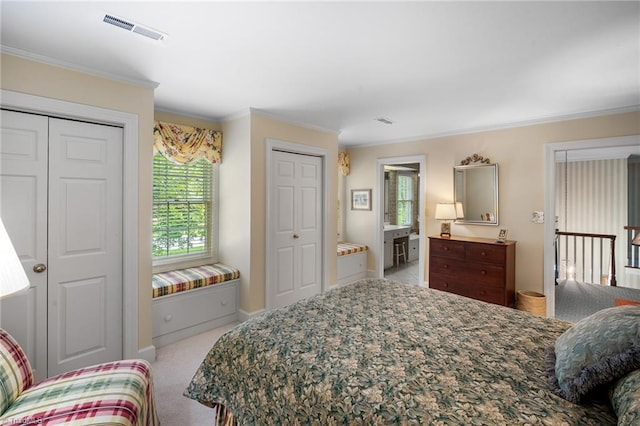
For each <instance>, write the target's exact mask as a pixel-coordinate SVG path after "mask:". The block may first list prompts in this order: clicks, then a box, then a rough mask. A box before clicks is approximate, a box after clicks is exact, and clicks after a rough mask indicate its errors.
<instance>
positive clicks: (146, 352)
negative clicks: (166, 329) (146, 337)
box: [138, 345, 156, 362]
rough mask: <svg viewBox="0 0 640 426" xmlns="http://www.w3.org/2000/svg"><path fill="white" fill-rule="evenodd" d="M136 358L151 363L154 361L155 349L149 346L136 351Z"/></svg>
mask: <svg viewBox="0 0 640 426" xmlns="http://www.w3.org/2000/svg"><path fill="white" fill-rule="evenodd" d="M138 358H142V359H144V360H145V361H148V362H153V361H155V360H156V347H155V346H153V345H149V346H147V347H146V348H142V349H138Z"/></svg>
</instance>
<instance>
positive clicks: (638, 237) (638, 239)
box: [631, 231, 640, 246]
mask: <svg viewBox="0 0 640 426" xmlns="http://www.w3.org/2000/svg"><path fill="white" fill-rule="evenodd" d="M631 244H633V245H634V246H640V231H638V233H636V236H635V238H634V239H633V240H632V241H631Z"/></svg>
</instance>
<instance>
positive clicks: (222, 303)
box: [220, 300, 229, 306]
mask: <svg viewBox="0 0 640 426" xmlns="http://www.w3.org/2000/svg"><path fill="white" fill-rule="evenodd" d="M228 303H229V302H227V301H226V300H223V301H222V302H220V304H221V305H222V306H227V304H228Z"/></svg>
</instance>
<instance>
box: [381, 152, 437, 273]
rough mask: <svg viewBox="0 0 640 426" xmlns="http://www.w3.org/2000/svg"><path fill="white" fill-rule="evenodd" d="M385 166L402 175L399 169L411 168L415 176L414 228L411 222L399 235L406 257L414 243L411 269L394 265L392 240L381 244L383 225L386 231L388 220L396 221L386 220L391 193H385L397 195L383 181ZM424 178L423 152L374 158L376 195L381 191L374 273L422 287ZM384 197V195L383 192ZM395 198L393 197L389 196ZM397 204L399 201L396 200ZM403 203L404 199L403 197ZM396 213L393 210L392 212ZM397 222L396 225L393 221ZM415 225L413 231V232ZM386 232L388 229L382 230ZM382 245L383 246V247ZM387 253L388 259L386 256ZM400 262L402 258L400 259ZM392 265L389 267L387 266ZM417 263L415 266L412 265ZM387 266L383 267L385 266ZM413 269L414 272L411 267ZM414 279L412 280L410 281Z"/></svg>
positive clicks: (383, 234) (386, 182)
mask: <svg viewBox="0 0 640 426" xmlns="http://www.w3.org/2000/svg"><path fill="white" fill-rule="evenodd" d="M385 168H387V170H390V169H395V170H397V171H399V172H400V174H402V172H403V171H404V172H407V173H408V172H409V171H411V170H417V171H418V173H417V176H415V180H412V181H413V183H414V184H415V185H416V187H417V191H414V192H415V193H416V194H417V200H413V202H414V203H416V204H417V210H416V221H417V227H416V226H415V224H413V225H412V226H411V228H412V230H411V231H410V232H409V236H408V237H406V238H405V237H403V241H405V247H404V249H405V254H406V258H407V260H409V259H413V255H411V256H410V250H412V245H414V246H415V250H417V261H414V263H413V265H414V266H413V269H411V270H408V269H406V266H405V270H404V271H403V270H402V266H403V265H407V264H404V263H400V264H397V262H396V261H395V252H394V250H395V244H394V243H393V241H389V239H388V238H387V239H386V240H387V241H386V244H385V224H387V226H386V229H387V230H389V229H390V228H389V225H391V222H396V221H395V220H390V217H389V214H390V213H389V211H390V209H389V208H388V204H389V203H388V201H389V198H390V197H391V196H392V195H389V194H397V192H396V191H389V190H388V186H389V184H390V183H389V181H388V180H387V181H385ZM425 177H426V159H425V156H424V155H415V156H406V157H390V158H383V159H378V161H377V179H376V186H377V191H376V193H377V194H381V196H380V197H378V209H377V210H378V217H377V219H376V223H377V224H378V236H377V239H376V240H377V245H378V251H377V252H378V253H379V257H378V260H377V262H376V269H377V275H378V276H379V277H381V278H382V277H385V276H387V275H389V276H390V277H391V278H393V279H399V280H401V281H412V283H414V284H417V285H420V286H424V283H425V281H424V262H425V257H424V253H425V238H426V236H425V232H426V228H425V223H424V215H423V212H424V205H425V204H424V194H425V188H426V186H425V180H426V179H425ZM385 193H386V194H387V196H384V194H385ZM393 197H394V198H396V202H397V201H398V200H397V196H396V195H393ZM400 202H401V203H402V202H403V200H401V201H400ZM404 202H405V203H406V200H404ZM392 210H393V212H397V211H398V210H397V209H392ZM392 214H394V215H395V214H396V213H392ZM396 225H397V224H396ZM415 228H417V233H416V231H415ZM386 234H389V231H387V232H386ZM385 246H389V247H387V249H386V250H385ZM389 256H391V257H392V259H389ZM401 262H402V260H401ZM411 263H412V262H408V265H409V266H410V267H411ZM391 265H393V266H391ZM416 265H417V267H416ZM386 266H387V267H386ZM415 269H417V271H416V270H415ZM414 280H415V281H417V282H413V281H414Z"/></svg>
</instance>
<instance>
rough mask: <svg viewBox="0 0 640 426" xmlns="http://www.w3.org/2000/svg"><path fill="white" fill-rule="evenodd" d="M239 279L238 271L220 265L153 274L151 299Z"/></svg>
mask: <svg viewBox="0 0 640 426" xmlns="http://www.w3.org/2000/svg"><path fill="white" fill-rule="evenodd" d="M239 277H240V271H238V270H237V269H235V268H232V267H230V266H226V265H223V264H221V263H215V264H213V265H203V266H197V267H194V268H186V269H178V270H175V271H168V272H162V273H160V274H153V297H160V296H166V295H167V294H173V293H179V292H181V291H187V290H191V289H194V288H199V287H206V286H208V285H213V284H219V283H222V282H225V281H231V280H235V279H237V278H239Z"/></svg>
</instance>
